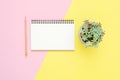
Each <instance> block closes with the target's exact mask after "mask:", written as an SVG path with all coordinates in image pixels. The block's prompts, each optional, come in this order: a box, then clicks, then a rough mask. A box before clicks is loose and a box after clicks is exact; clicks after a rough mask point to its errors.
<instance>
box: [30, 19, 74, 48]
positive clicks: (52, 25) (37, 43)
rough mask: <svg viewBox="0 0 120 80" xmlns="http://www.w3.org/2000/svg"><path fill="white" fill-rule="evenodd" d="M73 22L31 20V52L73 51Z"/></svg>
mask: <svg viewBox="0 0 120 80" xmlns="http://www.w3.org/2000/svg"><path fill="white" fill-rule="evenodd" d="M74 27H75V26H74V20H31V50H74Z"/></svg>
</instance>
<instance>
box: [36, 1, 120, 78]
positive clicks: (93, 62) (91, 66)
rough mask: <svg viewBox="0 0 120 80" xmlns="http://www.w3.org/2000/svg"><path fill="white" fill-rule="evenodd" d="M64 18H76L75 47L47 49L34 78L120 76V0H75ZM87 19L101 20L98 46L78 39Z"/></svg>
mask: <svg viewBox="0 0 120 80" xmlns="http://www.w3.org/2000/svg"><path fill="white" fill-rule="evenodd" d="M65 19H74V20H75V51H48V54H47V56H46V58H45V60H44V61H43V64H42V67H41V68H40V70H39V71H38V73H37V75H36V78H35V80H120V0H73V1H72V3H71V5H70V7H69V9H68V11H67V13H66V16H65ZM84 20H90V21H96V22H101V24H102V28H103V29H104V31H105V36H104V37H103V41H102V42H101V43H100V44H99V47H98V48H93V47H89V48H85V47H84V46H83V44H82V43H81V42H80V41H79V38H78V31H79V28H80V26H81V25H82V24H83V21H84Z"/></svg>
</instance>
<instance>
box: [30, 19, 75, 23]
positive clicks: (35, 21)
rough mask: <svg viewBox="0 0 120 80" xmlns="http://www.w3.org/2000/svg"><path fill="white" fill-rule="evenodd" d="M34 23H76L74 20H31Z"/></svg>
mask: <svg viewBox="0 0 120 80" xmlns="http://www.w3.org/2000/svg"><path fill="white" fill-rule="evenodd" d="M31 23H32V24H74V20H31Z"/></svg>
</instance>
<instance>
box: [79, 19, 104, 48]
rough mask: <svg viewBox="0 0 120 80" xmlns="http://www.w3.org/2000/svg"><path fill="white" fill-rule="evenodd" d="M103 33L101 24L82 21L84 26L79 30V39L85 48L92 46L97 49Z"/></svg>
mask: <svg viewBox="0 0 120 80" xmlns="http://www.w3.org/2000/svg"><path fill="white" fill-rule="evenodd" d="M103 35H104V31H103V30H102V27H101V24H100V23H97V22H90V21H88V20H86V21H84V24H83V25H82V26H81V28H80V32H79V37H80V40H81V41H82V43H83V44H84V45H85V47H88V46H94V47H97V46H98V43H99V42H100V41H102V37H103Z"/></svg>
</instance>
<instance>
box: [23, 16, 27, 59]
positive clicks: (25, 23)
mask: <svg viewBox="0 0 120 80" xmlns="http://www.w3.org/2000/svg"><path fill="white" fill-rule="evenodd" d="M24 30H25V31H24V32H25V33H24V34H25V56H26V57H27V55H28V52H27V21H26V16H25V19H24Z"/></svg>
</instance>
